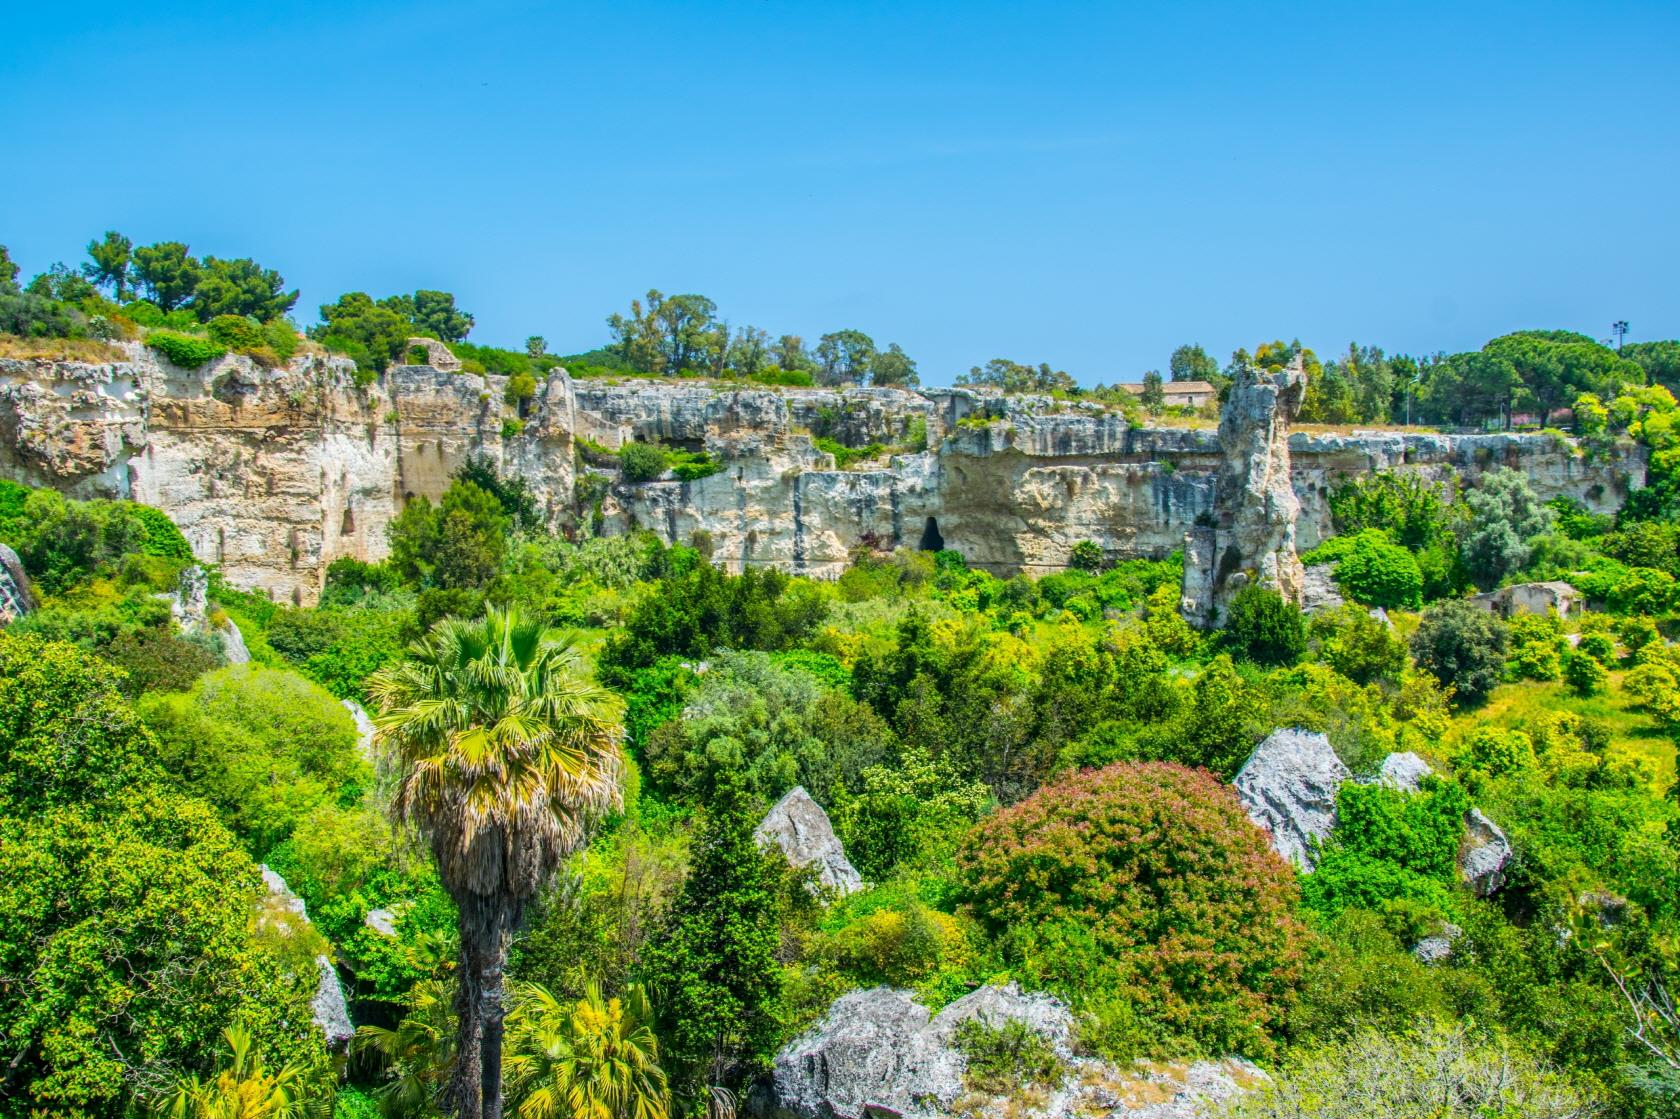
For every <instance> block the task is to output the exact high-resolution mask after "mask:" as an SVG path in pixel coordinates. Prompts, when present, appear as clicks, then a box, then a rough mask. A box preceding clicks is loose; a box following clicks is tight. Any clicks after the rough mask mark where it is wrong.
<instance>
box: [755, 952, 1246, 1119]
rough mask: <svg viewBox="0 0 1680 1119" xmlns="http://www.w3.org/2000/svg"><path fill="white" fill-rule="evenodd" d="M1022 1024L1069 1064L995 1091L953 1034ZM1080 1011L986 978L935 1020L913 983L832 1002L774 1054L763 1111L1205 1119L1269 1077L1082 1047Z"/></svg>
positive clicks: (1213, 1064) (1237, 1063)
mask: <svg viewBox="0 0 1680 1119" xmlns="http://www.w3.org/2000/svg"><path fill="white" fill-rule="evenodd" d="M969 1021H980V1022H983V1023H985V1024H986V1025H988V1026H991V1027H993V1028H998V1027H1001V1026H1003V1025H1004V1024H1005V1023H1007V1022H1011V1021H1015V1022H1023V1023H1025V1024H1026V1025H1027V1026H1028V1027H1029V1028H1030V1029H1032V1030H1033V1031H1034V1032H1035V1033H1037V1034H1039V1035H1040V1036H1041V1037H1043V1038H1044V1039H1045V1040H1046V1041H1048V1042H1049V1043H1050V1046H1051V1048H1052V1049H1054V1050H1055V1052H1056V1054H1057V1056H1058V1057H1060V1058H1061V1061H1062V1071H1061V1074H1060V1077H1059V1079H1058V1080H1057V1081H1056V1082H1055V1083H1052V1084H1045V1085H1033V1086H1027V1085H1022V1086H1019V1087H1018V1088H1016V1089H1014V1090H1012V1091H1010V1092H1009V1093H1008V1094H991V1093H990V1092H988V1091H986V1090H983V1089H981V1088H980V1087H979V1086H977V1085H975V1084H974V1083H972V1082H969V1081H968V1080H966V1078H965V1074H966V1072H967V1067H968V1059H967V1057H966V1056H965V1055H964V1054H963V1053H962V1052H961V1051H960V1050H959V1049H957V1048H956V1047H955V1045H954V1039H955V1036H956V1034H957V1031H958V1029H959V1028H960V1026H961V1025H962V1024H963V1023H964V1022H969ZM1072 1029H1073V1015H1072V1014H1071V1013H1070V1012H1069V1010H1068V1008H1067V1006H1066V1004H1064V1003H1063V1002H1062V1001H1061V1000H1060V999H1057V998H1055V997H1053V996H1051V995H1045V994H1034V993H1024V992H1022V991H1021V990H1020V989H1019V988H1018V987H1016V986H1015V985H1014V984H1010V985H1008V986H1006V987H982V988H980V989H979V990H977V991H974V992H971V993H970V994H968V995H965V996H964V997H963V998H961V999H958V1000H957V1001H956V1002H954V1003H952V1004H951V1005H949V1006H947V1007H946V1008H945V1009H944V1010H942V1011H941V1012H940V1013H939V1014H938V1015H937V1016H935V1017H933V1018H932V1019H930V1018H929V1016H928V1012H927V1010H926V1009H925V1008H924V1007H923V1006H922V1005H921V1004H920V1003H918V1002H917V1001H916V1000H915V998H914V997H913V996H912V995H911V994H910V993H909V992H907V991H900V990H895V989H892V988H888V987H876V988H872V989H870V990H866V991H853V992H851V993H850V994H847V995H843V996H841V997H840V998H839V999H837V1000H835V1002H834V1004H833V1006H831V1007H830V1008H829V1012H828V1014H827V1015H826V1016H825V1017H824V1018H823V1020H822V1022H821V1023H820V1024H818V1025H817V1026H816V1027H815V1028H814V1029H812V1030H810V1031H809V1032H807V1033H806V1034H804V1035H803V1036H801V1037H799V1038H797V1039H795V1040H794V1041H792V1042H790V1043H789V1044H788V1045H787V1046H786V1047H784V1048H783V1049H782V1051H781V1052H780V1053H778V1054H777V1055H776V1060H775V1072H774V1076H773V1079H772V1084H771V1090H770V1094H769V1099H768V1101H767V1102H768V1106H767V1107H766V1108H765V1110H766V1111H768V1113H769V1114H770V1115H772V1116H775V1117H777V1119H866V1117H868V1119H876V1117H881V1116H886V1115H897V1116H903V1117H905V1119H935V1117H939V1116H948V1115H953V1114H961V1115H965V1116H972V1117H981V1119H1022V1117H1029V1116H1030V1117H1034V1119H1090V1117H1095V1116H1107V1117H1111V1119H1120V1117H1136V1119H1198V1117H1201V1116H1206V1115H1211V1114H1212V1112H1211V1110H1210V1109H1211V1108H1212V1107H1213V1106H1214V1105H1217V1104H1219V1103H1222V1102H1223V1101H1225V1100H1229V1099H1231V1098H1233V1097H1235V1096H1236V1095H1238V1094H1239V1093H1242V1092H1245V1091H1250V1090H1252V1089H1254V1088H1256V1087H1258V1086H1260V1085H1261V1084H1264V1083H1265V1082H1266V1079H1267V1078H1266V1074H1265V1073H1263V1072H1262V1071H1261V1070H1260V1069H1258V1068H1257V1067H1255V1066H1254V1065H1253V1064H1250V1063H1249V1062H1248V1061H1244V1060H1241V1059H1238V1058H1225V1059H1223V1060H1202V1061H1138V1062H1135V1063H1134V1064H1131V1065H1128V1066H1126V1067H1124V1068H1118V1067H1116V1066H1114V1065H1111V1064H1108V1063H1107V1062H1105V1061H1101V1060H1097V1059H1094V1058H1090V1057H1081V1056H1076V1055H1075V1054H1074V1052H1073V1046H1072V1041H1073V1038H1072Z"/></svg>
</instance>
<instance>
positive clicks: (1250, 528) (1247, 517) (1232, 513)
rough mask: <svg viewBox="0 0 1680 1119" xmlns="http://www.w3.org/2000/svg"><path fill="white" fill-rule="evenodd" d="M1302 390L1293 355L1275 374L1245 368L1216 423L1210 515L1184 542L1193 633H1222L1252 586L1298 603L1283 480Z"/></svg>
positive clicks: (1291, 519) (1293, 507)
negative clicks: (1236, 602) (1218, 458)
mask: <svg viewBox="0 0 1680 1119" xmlns="http://www.w3.org/2000/svg"><path fill="white" fill-rule="evenodd" d="M1306 384H1307V377H1306V371H1305V370H1304V369H1303V368H1302V364H1301V358H1300V356H1299V355H1297V356H1296V358H1295V359H1294V360H1293V361H1292V362H1290V364H1289V366H1288V367H1287V368H1285V369H1281V370H1276V371H1271V370H1263V369H1254V368H1253V367H1247V368H1244V369H1243V370H1241V371H1240V372H1239V373H1238V374H1237V378H1236V380H1235V381H1234V382H1232V384H1231V391H1230V393H1229V394H1228V395H1227V396H1226V398H1225V408H1224V410H1223V411H1222V412H1221V413H1220V416H1219V446H1220V450H1221V452H1222V453H1223V462H1222V463H1221V465H1220V469H1219V476H1218V479H1217V480H1216V481H1215V483H1214V497H1213V513H1212V515H1211V516H1210V517H1208V518H1205V519H1203V520H1201V521H1199V523H1197V525H1196V526H1195V527H1194V528H1192V529H1191V530H1190V532H1189V533H1188V534H1187V535H1186V536H1185V538H1184V585H1183V589H1182V597H1181V599H1180V603H1179V608H1180V610H1181V611H1182V612H1183V614H1184V616H1185V618H1186V619H1187V620H1189V621H1190V622H1191V624H1193V625H1198V626H1202V627H1204V628H1207V627H1212V626H1217V625H1220V624H1221V623H1222V622H1223V621H1224V619H1225V608H1226V606H1227V605H1228V604H1229V603H1230V601H1231V597H1232V596H1233V595H1235V594H1236V593H1237V592H1238V591H1239V590H1241V589H1242V588H1243V587H1245V586H1247V585H1248V584H1250V583H1255V582H1257V583H1259V584H1260V585H1261V586H1262V587H1269V588H1270V589H1272V590H1275V591H1277V592H1278V593H1279V594H1281V595H1282V596H1283V597H1284V598H1285V599H1287V600H1288V601H1290V602H1295V603H1299V602H1300V601H1301V579H1302V571H1301V559H1300V556H1298V555H1297V554H1296V552H1295V521H1296V518H1297V517H1299V516H1300V512H1301V503H1300V501H1299V500H1298V499H1297V498H1296V497H1295V490H1294V488H1293V487H1292V486H1291V485H1290V480H1289V425H1290V424H1291V423H1293V422H1294V420H1295V416H1296V414H1297V413H1298V412H1299V411H1300V409H1301V398H1302V396H1303V395H1304V393H1305V392H1306Z"/></svg>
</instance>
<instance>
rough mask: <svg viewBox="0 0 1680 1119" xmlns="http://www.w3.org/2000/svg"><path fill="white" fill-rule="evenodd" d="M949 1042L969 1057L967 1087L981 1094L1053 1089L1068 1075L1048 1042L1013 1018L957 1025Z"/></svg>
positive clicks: (1006, 1093) (977, 1020) (974, 1021)
mask: <svg viewBox="0 0 1680 1119" xmlns="http://www.w3.org/2000/svg"><path fill="white" fill-rule="evenodd" d="M951 1041H952V1044H953V1045H954V1046H955V1047H956V1048H957V1049H958V1050H960V1051H961V1052H962V1054H963V1055H964V1056H965V1057H967V1058H968V1068H967V1070H966V1073H965V1079H966V1081H967V1083H968V1085H969V1087H971V1088H975V1089H978V1090H979V1091H982V1092H988V1093H991V1094H993V1095H1013V1094H1015V1093H1016V1092H1018V1091H1020V1089H1022V1088H1025V1087H1035V1088H1048V1087H1053V1086H1055V1085H1057V1084H1060V1083H1061V1081H1062V1078H1063V1077H1064V1076H1065V1075H1066V1074H1067V1069H1066V1067H1065V1066H1064V1064H1063V1063H1062V1059H1061V1058H1060V1057H1058V1056H1057V1055H1056V1050H1055V1049H1054V1047H1052V1046H1051V1044H1050V1042H1049V1041H1048V1040H1046V1039H1045V1037H1044V1036H1043V1035H1042V1034H1040V1033H1039V1032H1038V1031H1037V1030H1035V1029H1033V1028H1032V1027H1031V1026H1029V1025H1027V1023H1025V1022H1022V1021H1020V1020H1018V1019H1015V1018H1009V1019H1005V1020H1004V1021H1003V1022H1002V1023H1001V1024H999V1025H996V1026H994V1025H991V1024H990V1023H988V1022H983V1021H981V1020H980V1019H978V1018H970V1019H968V1020H967V1021H966V1022H963V1023H961V1024H960V1025H959V1026H957V1029H956V1033H955V1034H954V1035H953V1036H952V1039H951Z"/></svg>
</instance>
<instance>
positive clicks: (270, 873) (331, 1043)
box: [262, 864, 356, 1049]
mask: <svg viewBox="0 0 1680 1119" xmlns="http://www.w3.org/2000/svg"><path fill="white" fill-rule="evenodd" d="M262 879H263V885H264V886H266V887H267V888H268V902H269V904H270V905H271V906H273V907H274V908H275V909H276V910H278V911H279V912H280V913H283V914H285V915H287V916H289V917H290V918H291V919H293V920H295V921H297V922H298V923H299V924H301V925H303V926H308V925H309V912H308V909H307V907H306V906H305V905H304V903H303V899H302V898H300V897H298V896H297V895H296V894H295V893H293V892H292V888H291V887H290V886H288V885H286V880H285V879H284V878H282V877H280V875H279V873H277V872H276V871H274V870H271V869H270V868H269V867H268V866H267V865H266V864H265V865H264V866H263V868H262ZM267 919H271V920H272V919H273V918H267ZM315 966H316V968H318V969H319V970H320V973H321V978H320V980H319V982H318V983H317V984H316V986H315V997H314V998H313V999H312V1000H310V1007H311V1009H312V1010H313V1012H314V1017H315V1025H316V1027H317V1028H318V1029H320V1031H321V1034H322V1036H323V1037H325V1038H326V1040H327V1048H329V1049H341V1048H343V1047H344V1046H345V1045H348V1044H349V1043H350V1039H351V1038H353V1037H355V1036H356V1027H355V1025H354V1024H353V1023H352V1022H351V1021H350V1007H349V1005H348V1004H347V1003H346V1002H345V1000H344V986H343V984H342V983H340V982H339V978H338V969H337V968H335V967H334V966H333V962H332V960H331V958H329V957H328V956H326V955H325V954H321V955H317V956H316V957H315Z"/></svg>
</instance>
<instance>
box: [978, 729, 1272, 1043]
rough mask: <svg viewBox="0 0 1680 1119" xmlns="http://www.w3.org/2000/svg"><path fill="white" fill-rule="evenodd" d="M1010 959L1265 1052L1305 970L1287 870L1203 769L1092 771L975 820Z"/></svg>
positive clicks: (1210, 1038)
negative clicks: (1120, 993)
mask: <svg viewBox="0 0 1680 1119" xmlns="http://www.w3.org/2000/svg"><path fill="white" fill-rule="evenodd" d="M957 866H958V871H957V878H958V883H959V885H960V887H961V889H962V892H963V896H964V898H965V899H966V900H967V901H968V903H969V904H970V906H971V907H972V909H973V912H974V914H975V916H976V917H977V918H978V919H979V921H980V922H981V924H982V926H983V927H985V928H986V929H987V930H988V931H989V932H991V933H992V934H993V935H994V936H997V937H999V938H1000V939H1001V941H1002V947H1003V949H1004V952H1005V956H1006V958H1007V959H1009V960H1010V961H1011V962H1012V963H1013V964H1014V966H1015V967H1016V969H1017V971H1018V972H1019V973H1020V974H1022V975H1023V977H1025V978H1028V979H1030V980H1032V981H1035V982H1040V983H1045V984H1047V985H1049V986H1051V987H1053V988H1055V989H1058V990H1060V991H1061V992H1062V993H1064V994H1065V995H1067V996H1068V997H1069V998H1070V999H1072V1000H1073V1001H1074V1002H1075V1003H1076V1004H1081V1003H1083V1002H1084V1001H1085V999H1086V997H1087V996H1090V995H1096V994H1098V993H1100V992H1101V991H1102V990H1104V989H1105V988H1112V989H1119V990H1125V991H1127V992H1128V993H1129V994H1130V996H1131V997H1132V999H1133V1001H1134V1002H1135V1004H1136V1006H1137V1007H1138V1010H1139V1012H1140V1013H1141V1014H1143V1015H1144V1016H1145V1017H1147V1018H1148V1019H1150V1020H1151V1021H1152V1022H1153V1023H1154V1025H1155V1027H1156V1028H1157V1029H1158V1030H1159V1031H1160V1032H1161V1033H1163V1034H1164V1035H1167V1036H1173V1037H1178V1038H1181V1039H1183V1038H1188V1039H1193V1040H1195V1041H1197V1042H1199V1043H1201V1044H1203V1045H1205V1046H1207V1047H1208V1048H1209V1049H1211V1050H1213V1051H1216V1052H1229V1051H1232V1050H1236V1051H1239V1052H1256V1051H1264V1050H1265V1049H1266V1048H1267V1047H1268V1044H1269V1043H1268V1041H1267V1040H1266V1035H1265V1034H1264V1033H1263V1031H1264V1030H1265V1029H1266V1028H1267V1027H1268V1026H1271V1025H1274V1024H1276V1023H1277V1022H1278V1021H1280V1020H1281V1018H1282V1016H1283V1015H1284V1014H1285V1013H1286V1011H1287V1008H1288V1006H1289V1004H1290V1002H1291V1000H1292V998H1293V989H1294V986H1295V984H1296V982H1297V981H1298V979H1299V978H1300V975H1301V968H1302V961H1303V950H1304V940H1305V932H1304V930H1303V928H1302V926H1301V925H1300V923H1299V922H1298V920H1297V919H1296V917H1295V915H1294V907H1295V904H1296V900H1297V898H1298V896H1299V892H1298V889H1297V887H1296V884H1295V875H1294V873H1293V871H1291V870H1290V869H1289V867H1288V866H1287V865H1286V864H1285V863H1284V862H1283V860H1282V859H1280V858H1279V857H1278V856H1277V855H1276V853H1274V852H1273V851H1272V850H1271V848H1270V847H1269V846H1268V844H1267V842H1266V838H1265V835H1264V834H1263V833H1262V832H1261V831H1260V830H1259V829H1258V828H1256V827H1255V826H1254V825H1253V823H1251V822H1250V821H1249V819H1248V816H1247V815H1246V814H1245V813H1244V812H1243V809H1242V806H1241V804H1240V803H1238V801H1237V798H1236V795H1235V794H1234V793H1233V792H1232V791H1231V790H1230V788H1229V787H1228V786H1226V785H1223V784H1222V783H1221V782H1220V781H1219V780H1218V779H1217V778H1215V777H1214V776H1213V775H1211V774H1209V773H1206V772H1204V771H1197V770H1191V769H1187V768H1185V767H1183V766H1178V765H1173V764H1169V763H1163V762H1144V763H1126V762H1122V763H1119V764H1117V765H1112V766H1109V767H1108V768H1107V769H1101V770H1086V771H1083V772H1079V773H1076V774H1073V775H1071V776H1068V777H1065V778H1062V779H1061V780H1059V781H1057V782H1055V783H1054V784H1051V785H1047V786H1045V787H1044V788H1042V789H1040V790H1039V791H1038V792H1036V793H1034V794H1033V795H1032V796H1030V797H1028V798H1027V799H1026V800H1024V801H1022V802H1021V803H1019V804H1017V805H1015V806H1013V807H1011V808H1007V809H1004V810H1003V811H1000V812H998V813H996V814H994V815H992V816H990V817H988V818H987V819H985V820H983V821H982V822H981V823H980V825H979V826H978V827H976V828H975V829H974V831H973V832H972V833H971V834H970V835H969V837H968V839H967V840H966V841H965V842H964V844H963V846H962V847H961V849H960V850H959V851H958V853H957Z"/></svg>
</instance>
